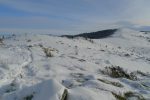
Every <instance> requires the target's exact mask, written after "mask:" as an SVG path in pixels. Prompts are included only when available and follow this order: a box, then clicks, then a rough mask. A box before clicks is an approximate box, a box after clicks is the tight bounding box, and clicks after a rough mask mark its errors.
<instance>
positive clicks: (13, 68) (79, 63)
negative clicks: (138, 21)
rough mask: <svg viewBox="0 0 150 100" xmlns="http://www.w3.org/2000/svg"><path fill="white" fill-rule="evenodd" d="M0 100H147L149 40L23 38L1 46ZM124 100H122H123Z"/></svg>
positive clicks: (129, 36) (126, 32)
mask: <svg viewBox="0 0 150 100" xmlns="http://www.w3.org/2000/svg"><path fill="white" fill-rule="evenodd" d="M0 80H1V82H0V100H60V98H61V95H62V92H63V91H64V89H67V91H68V96H67V100H100V99H102V100H117V99H119V98H124V99H125V100H150V95H149V94H150V34H145V32H138V31H134V30H130V29H119V30H118V31H117V32H116V33H115V34H113V35H112V36H110V37H107V38H103V39H93V40H90V39H84V38H73V39H69V38H66V37H57V36H49V35H39V34H35V35H29V34H23V35H19V36H12V37H11V38H9V39H5V40H4V44H3V45H0ZM124 99H123V100H124Z"/></svg>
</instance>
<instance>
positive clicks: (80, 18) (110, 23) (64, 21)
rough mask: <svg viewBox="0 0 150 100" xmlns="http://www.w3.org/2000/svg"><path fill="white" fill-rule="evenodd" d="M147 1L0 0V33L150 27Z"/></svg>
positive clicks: (69, 32) (148, 1) (52, 32)
mask: <svg viewBox="0 0 150 100" xmlns="http://www.w3.org/2000/svg"><path fill="white" fill-rule="evenodd" d="M149 4H150V0H0V32H17V33H26V32H27V33H50V34H64V33H67V34H76V33H81V32H89V31H97V30H101V29H107V28H114V27H136V28H140V27H144V26H146V27H148V26H150V12H149V11H150V6H149Z"/></svg>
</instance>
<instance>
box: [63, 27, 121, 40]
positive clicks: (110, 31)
mask: <svg viewBox="0 0 150 100" xmlns="http://www.w3.org/2000/svg"><path fill="white" fill-rule="evenodd" d="M117 30H118V29H107V30H101V31H96V32H89V33H81V34H77V35H62V36H61V37H67V38H75V37H84V38H90V39H100V38H106V37H108V36H111V35H113V34H114V33H115V32H116V31H117Z"/></svg>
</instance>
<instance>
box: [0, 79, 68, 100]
mask: <svg viewBox="0 0 150 100" xmlns="http://www.w3.org/2000/svg"><path fill="white" fill-rule="evenodd" d="M66 96H67V90H66V89H65V88H64V87H63V86H62V85H61V84H60V83H58V82H57V81H56V80H54V79H51V80H47V81H44V82H42V83H39V84H37V85H34V86H31V87H26V88H23V89H21V90H18V91H16V92H13V93H8V94H5V95H4V96H3V97H2V99H1V100H64V98H66Z"/></svg>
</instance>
